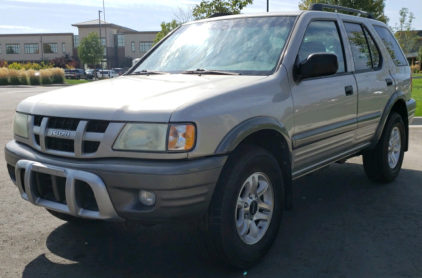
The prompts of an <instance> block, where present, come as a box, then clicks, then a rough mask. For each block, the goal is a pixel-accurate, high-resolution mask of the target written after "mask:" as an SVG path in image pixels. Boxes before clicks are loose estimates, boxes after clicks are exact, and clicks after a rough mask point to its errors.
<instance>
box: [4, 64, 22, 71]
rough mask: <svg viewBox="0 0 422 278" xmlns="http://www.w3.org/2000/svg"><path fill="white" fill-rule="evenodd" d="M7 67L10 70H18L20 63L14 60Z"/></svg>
mask: <svg viewBox="0 0 422 278" xmlns="http://www.w3.org/2000/svg"><path fill="white" fill-rule="evenodd" d="M7 67H8V68H9V69H10V70H20V69H22V65H21V64H19V63H16V62H14V63H12V64H10V65H8V66H7Z"/></svg>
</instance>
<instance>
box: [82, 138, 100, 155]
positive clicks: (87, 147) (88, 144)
mask: <svg viewBox="0 0 422 278" xmlns="http://www.w3.org/2000/svg"><path fill="white" fill-rule="evenodd" d="M99 146H100V142H95V141H84V146H83V153H86V154H89V153H96V152H97V150H98V147H99Z"/></svg>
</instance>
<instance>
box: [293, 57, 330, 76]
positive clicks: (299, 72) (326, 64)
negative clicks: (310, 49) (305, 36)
mask: <svg viewBox="0 0 422 278" xmlns="http://www.w3.org/2000/svg"><path fill="white" fill-rule="evenodd" d="M337 70H338V58H337V55H335V54H332V53H325V52H324V53H313V54H311V55H309V57H308V59H306V60H305V61H303V62H301V63H296V66H295V74H294V79H295V81H296V82H300V81H302V80H303V79H305V78H312V77H320V76H328V75H333V74H335V73H336V72H337Z"/></svg>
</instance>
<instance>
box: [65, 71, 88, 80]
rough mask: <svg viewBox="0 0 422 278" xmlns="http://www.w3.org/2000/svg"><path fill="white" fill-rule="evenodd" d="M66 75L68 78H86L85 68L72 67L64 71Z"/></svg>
mask: <svg viewBox="0 0 422 278" xmlns="http://www.w3.org/2000/svg"><path fill="white" fill-rule="evenodd" d="M64 77H65V78H67V79H81V78H85V77H86V74H85V71H84V70H83V69H71V70H65V71H64Z"/></svg>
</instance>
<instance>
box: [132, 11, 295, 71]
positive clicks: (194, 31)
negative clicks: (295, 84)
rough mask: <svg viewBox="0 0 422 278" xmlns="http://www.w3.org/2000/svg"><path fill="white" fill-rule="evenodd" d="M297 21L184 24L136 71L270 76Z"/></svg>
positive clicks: (271, 19) (262, 19) (290, 18)
mask: <svg viewBox="0 0 422 278" xmlns="http://www.w3.org/2000/svg"><path fill="white" fill-rule="evenodd" d="M295 19H296V17H293V16H280V17H251V18H239V19H222V20H217V21H210V22H198V23H192V24H188V25H184V26H182V27H180V29H178V30H177V31H176V32H175V33H174V34H173V35H171V36H170V37H169V38H168V39H167V40H165V41H164V42H163V43H162V44H161V45H160V46H159V47H158V48H157V49H156V50H155V51H154V52H153V53H151V55H149V56H148V57H147V58H146V59H145V60H144V61H143V62H142V64H141V65H140V66H139V67H138V68H137V69H136V71H142V70H148V71H163V72H170V73H181V72H184V71H186V70H195V69H207V70H218V71H229V72H237V73H240V74H243V75H269V74H272V73H273V72H274V71H275V68H276V66H277V63H278V61H279V58H280V55H281V51H282V50H283V48H284V45H285V42H286V40H287V38H288V35H289V33H290V30H291V29H292V26H293V23H294V21H295ZM136 71H135V72H136Z"/></svg>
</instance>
